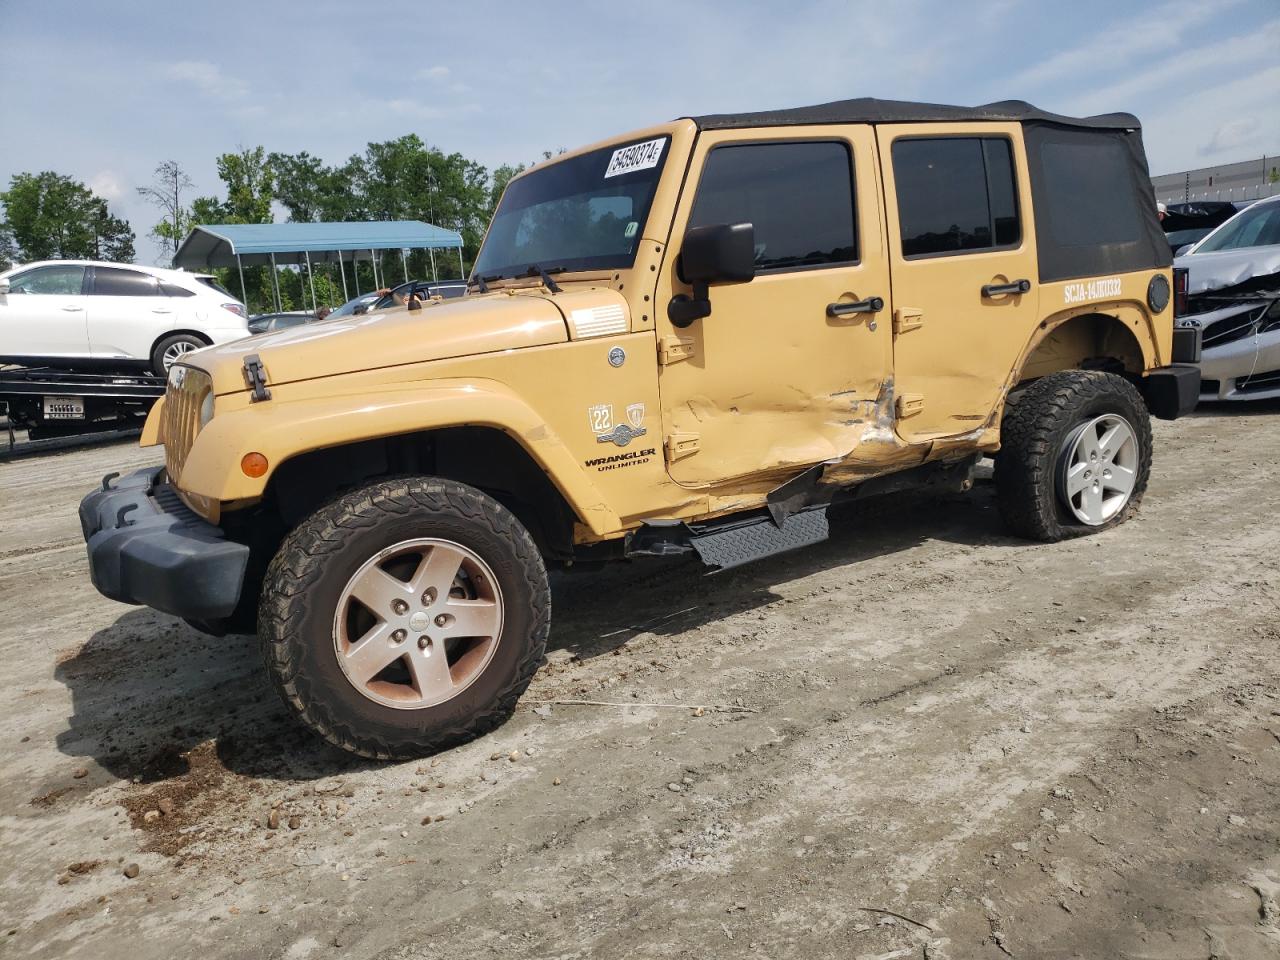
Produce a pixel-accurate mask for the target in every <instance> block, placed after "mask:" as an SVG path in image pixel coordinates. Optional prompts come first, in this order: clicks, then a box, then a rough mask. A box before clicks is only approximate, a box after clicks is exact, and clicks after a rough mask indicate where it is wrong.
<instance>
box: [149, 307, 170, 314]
mask: <svg viewBox="0 0 1280 960" xmlns="http://www.w3.org/2000/svg"><path fill="white" fill-rule="evenodd" d="M151 312H152V313H173V311H172V310H169V309H167V308H165V307H156V308H155V309H154V310H152V311H151Z"/></svg>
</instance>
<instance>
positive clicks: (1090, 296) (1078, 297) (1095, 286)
mask: <svg viewBox="0 0 1280 960" xmlns="http://www.w3.org/2000/svg"><path fill="white" fill-rule="evenodd" d="M1118 296H1120V278H1119V277H1107V278H1106V279H1104V280H1090V281H1089V282H1088V283H1068V284H1067V285H1066V286H1065V287H1063V288H1062V298H1063V300H1064V301H1065V302H1067V303H1083V302H1084V301H1085V300H1101V299H1102V298H1104V297H1118Z"/></svg>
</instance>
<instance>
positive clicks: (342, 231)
mask: <svg viewBox="0 0 1280 960" xmlns="http://www.w3.org/2000/svg"><path fill="white" fill-rule="evenodd" d="M451 249H452V250H457V251H458V269H459V271H460V273H461V275H462V276H465V275H466V270H465V269H464V268H463V264H462V234H460V233H458V231H456V230H446V229H445V228H444V227H437V226H435V225H434V224H430V223H423V222H422V221H421V220H371V221H364V222H359V223H219V224H201V225H198V226H196V227H193V228H192V230H191V233H190V234H189V235H188V236H187V239H186V240H184V241H182V246H180V247H179V248H178V252H177V253H176V254H174V257H173V265H174V266H175V267H181V268H182V269H184V270H208V269H210V268H212V267H235V268H236V270H237V271H238V272H239V274H240V296H241V297H242V298H244V300H245V303H246V306H247V304H248V293H247V291H246V289H245V283H244V268H245V267H246V266H266V265H270V266H271V268H272V270H271V289H272V292H273V294H274V297H275V304H276V310H279V309H280V285H279V282H278V280H277V277H276V270H275V268H276V267H278V266H280V265H281V264H283V265H285V266H290V265H296V266H299V267H301V266H304V265H305V266H306V268H307V279H308V281H309V283H310V287H311V308H312V309H313V310H315V309H317V305H316V287H315V281H314V279H313V278H312V274H311V267H312V264H316V263H337V264H338V265H339V273H341V274H342V293H343V297H344V298H348V299H349V296H350V295H349V294H348V291H347V273H346V270H345V269H343V268H342V265H343V264H345V263H347V262H348V261H350V262H352V263H355V262H356V261H358V260H368V261H370V262H371V264H372V266H373V279H374V289H377V288H379V287H381V286H384V285H385V284H384V283H382V282H380V281H379V277H378V261H379V259H380V253H381V252H383V251H387V250H399V251H400V252H401V263H402V264H405V266H404V270H405V280H406V281H407V280H408V279H409V275H408V270H409V268H408V266H407V264H406V258H405V253H406V252H407V251H409V250H426V251H427V253H428V255H429V256H430V257H431V278H432V280H435V279H437V278H436V258H435V251H436V250H451ZM352 272H353V273H355V271H352ZM383 279H385V277H384V278H383ZM355 284H356V295H357V296H359V294H360V280H359V275H358V274H356V280H355ZM303 300H304V302H305V300H306V297H305V296H304V297H303Z"/></svg>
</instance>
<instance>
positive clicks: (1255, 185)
mask: <svg viewBox="0 0 1280 960" xmlns="http://www.w3.org/2000/svg"><path fill="white" fill-rule="evenodd" d="M1151 185H1152V186H1153V187H1155V191H1156V199H1157V200H1160V201H1162V202H1164V203H1185V202H1187V201H1191V200H1257V199H1258V198H1260V197H1270V196H1274V195H1276V194H1280V156H1270V157H1268V156H1263V157H1258V158H1256V159H1254V160H1241V161H1239V162H1238V163H1220V164H1218V165H1217V166H1214V167H1200V168H1199V169H1197V170H1185V171H1183V172H1181V173H1164V174H1161V175H1160V176H1158V177H1152V178H1151Z"/></svg>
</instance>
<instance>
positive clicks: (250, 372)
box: [244, 353, 271, 403]
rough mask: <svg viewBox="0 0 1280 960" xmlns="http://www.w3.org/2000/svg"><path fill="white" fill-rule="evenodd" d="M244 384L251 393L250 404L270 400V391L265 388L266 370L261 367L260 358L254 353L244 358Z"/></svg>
mask: <svg viewBox="0 0 1280 960" xmlns="http://www.w3.org/2000/svg"><path fill="white" fill-rule="evenodd" d="M244 382H245V385H246V386H247V387H248V388H249V389H250V390H252V391H253V399H252V400H250V401H249V402H250V403H257V402H258V401H260V400H270V399H271V391H270V390H269V389H268V388H267V368H266V367H264V366H263V365H262V358H260V357H259V356H258V355H257V354H256V353H251V354H249V355H248V356H247V357H245V358H244Z"/></svg>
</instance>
